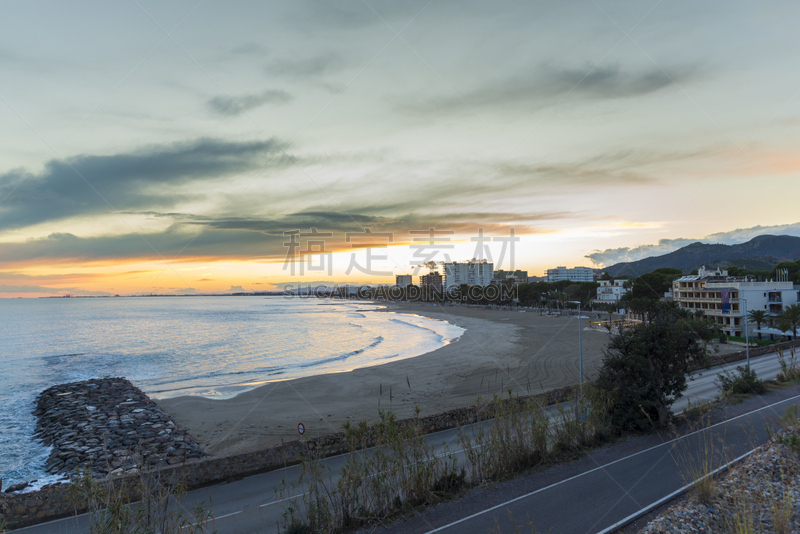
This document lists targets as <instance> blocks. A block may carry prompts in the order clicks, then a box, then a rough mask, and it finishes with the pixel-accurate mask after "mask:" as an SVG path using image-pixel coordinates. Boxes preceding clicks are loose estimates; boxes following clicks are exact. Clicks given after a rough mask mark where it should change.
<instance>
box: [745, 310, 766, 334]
mask: <svg viewBox="0 0 800 534" xmlns="http://www.w3.org/2000/svg"><path fill="white" fill-rule="evenodd" d="M767 315H768V314H767V312H766V311H764V310H750V311H749V312H747V319H748V320H750V321H751V322H754V323H756V328H757V329H758V330H759V332H758V339H761V325H762V324H763V323H765V322H766V321H767Z"/></svg>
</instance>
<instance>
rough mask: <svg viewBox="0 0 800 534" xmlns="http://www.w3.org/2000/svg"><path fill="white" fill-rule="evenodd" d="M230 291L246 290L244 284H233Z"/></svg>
mask: <svg viewBox="0 0 800 534" xmlns="http://www.w3.org/2000/svg"><path fill="white" fill-rule="evenodd" d="M228 291H237V292H238V291H245V289H244V288H243V287H242V286H231V288H230V289H229V290H228Z"/></svg>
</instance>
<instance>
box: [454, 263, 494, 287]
mask: <svg viewBox="0 0 800 534" xmlns="http://www.w3.org/2000/svg"><path fill="white" fill-rule="evenodd" d="M493 278H494V264H493V263H489V262H487V261H486V260H471V261H464V262H457V261H454V262H450V263H445V264H444V281H445V287H446V288H451V287H453V286H460V285H461V284H467V285H470V286H488V285H489V284H491V283H492V279H493Z"/></svg>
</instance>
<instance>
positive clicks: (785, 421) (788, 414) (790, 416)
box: [778, 404, 800, 429]
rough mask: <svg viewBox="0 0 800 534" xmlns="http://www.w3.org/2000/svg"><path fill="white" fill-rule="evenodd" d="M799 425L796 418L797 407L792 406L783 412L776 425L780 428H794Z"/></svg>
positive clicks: (799, 420)
mask: <svg viewBox="0 0 800 534" xmlns="http://www.w3.org/2000/svg"><path fill="white" fill-rule="evenodd" d="M798 423H800V419H799V418H798V416H797V405H796V404H792V405H790V406H789V407H787V408H786V410H785V411H784V412H783V415H782V416H780V417H779V418H778V424H779V425H781V428H784V429H786V428H791V427H795V426H797V425H798Z"/></svg>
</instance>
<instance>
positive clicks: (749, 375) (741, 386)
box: [717, 365, 767, 396]
mask: <svg viewBox="0 0 800 534" xmlns="http://www.w3.org/2000/svg"><path fill="white" fill-rule="evenodd" d="M717 384H718V385H719V387H720V390H721V391H722V394H723V396H729V395H761V394H762V393H764V392H765V391H767V388H766V387H765V386H764V382H762V381H761V379H760V378H758V375H757V374H756V372H755V371H753V369H752V368H750V367H743V366H741V365H739V366H738V367H736V371H735V372H734V371H725V372H724V373H720V375H719V376H718V377H717Z"/></svg>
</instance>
